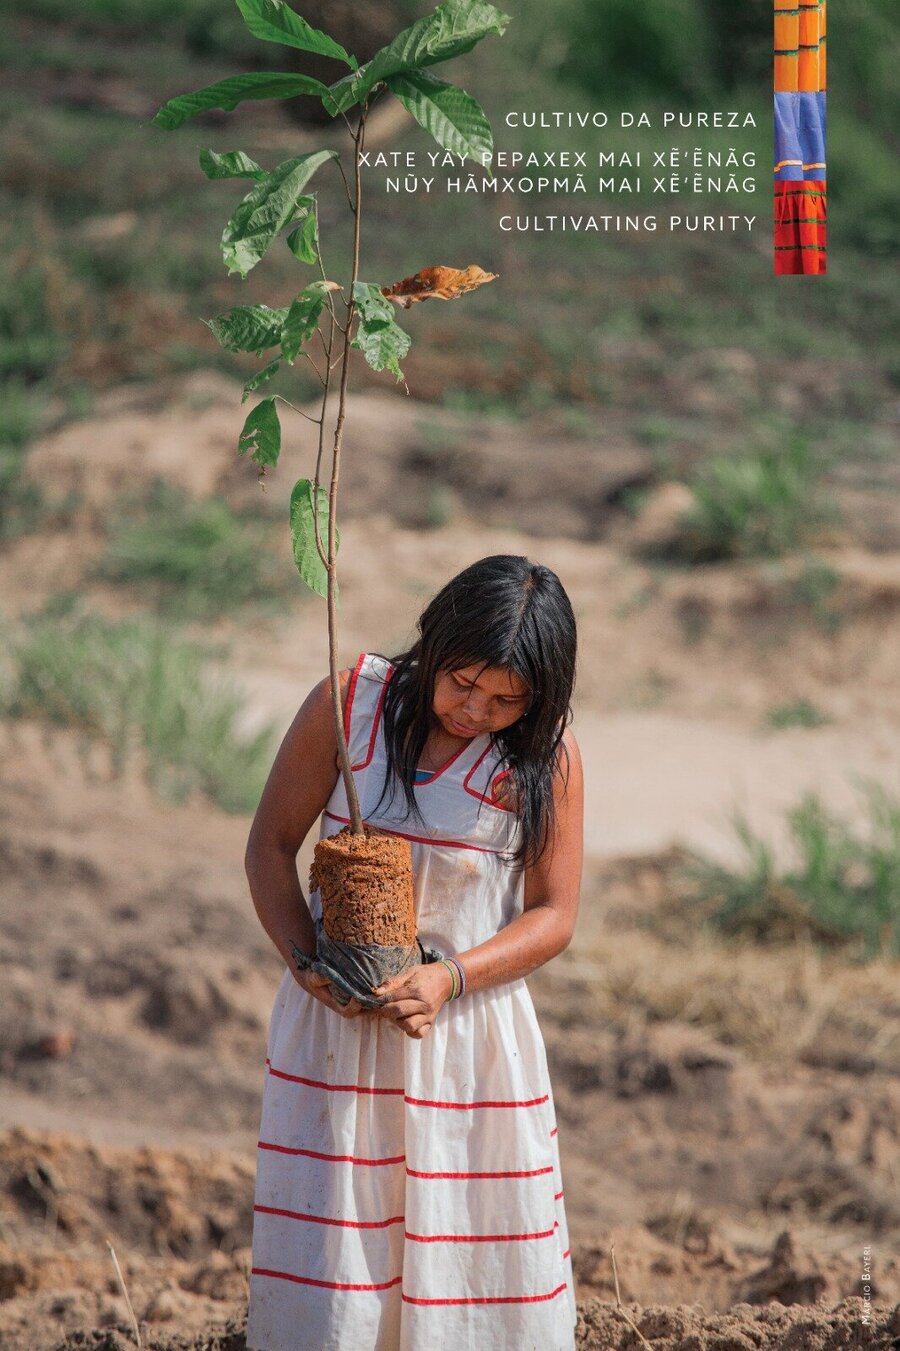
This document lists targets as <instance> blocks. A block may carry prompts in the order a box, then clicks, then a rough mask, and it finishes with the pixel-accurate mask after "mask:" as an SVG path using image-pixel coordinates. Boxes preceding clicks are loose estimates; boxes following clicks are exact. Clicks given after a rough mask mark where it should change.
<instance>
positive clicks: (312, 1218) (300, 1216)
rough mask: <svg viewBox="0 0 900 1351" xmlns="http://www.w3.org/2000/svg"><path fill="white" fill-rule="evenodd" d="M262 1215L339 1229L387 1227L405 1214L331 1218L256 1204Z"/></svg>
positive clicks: (255, 1207) (402, 1218)
mask: <svg viewBox="0 0 900 1351" xmlns="http://www.w3.org/2000/svg"><path fill="white" fill-rule="evenodd" d="M253 1209H254V1211H258V1212H259V1214H261V1215H282V1216H283V1217H284V1218H285V1219H286V1220H304V1221H306V1223H308V1224H332V1225H335V1226H336V1227H337V1228H339V1229H386V1228H387V1227H388V1225H389V1224H402V1223H403V1221H404V1219H405V1218H406V1216H405V1215H392V1216H391V1218H390V1219H389V1220H330V1219H328V1218H327V1217H326V1216H325V1215H306V1214H304V1212H303V1211H302V1210H280V1209H279V1207H278V1206H254V1207H253Z"/></svg>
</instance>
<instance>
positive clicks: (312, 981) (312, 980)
mask: <svg viewBox="0 0 900 1351" xmlns="http://www.w3.org/2000/svg"><path fill="white" fill-rule="evenodd" d="M293 974H294V980H295V981H296V982H297V984H298V985H299V986H300V988H301V989H303V990H305V991H306V993H307V994H309V995H312V997H313V999H318V1001H319V1003H320V1004H324V1005H325V1007H326V1009H331V1011H332V1013H339V1014H340V1016H341V1017H342V1018H358V1017H359V1016H360V1015H361V1014H363V1013H371V1009H367V1008H365V1007H364V1006H363V1005H362V1004H360V1002H359V1000H358V999H351V1000H350V1002H349V1004H339V1003H338V1002H337V1000H336V999H335V997H334V995H333V994H332V993H331V984H330V982H329V980H328V977H327V976H321V975H319V973H318V972H317V971H294V973H293Z"/></svg>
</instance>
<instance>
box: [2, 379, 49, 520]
mask: <svg viewBox="0 0 900 1351" xmlns="http://www.w3.org/2000/svg"><path fill="white" fill-rule="evenodd" d="M0 407H2V409H3V413H2V416H0V540H3V539H11V538H14V537H16V536H17V535H23V534H27V533H28V532H29V531H31V530H33V529H34V527H35V525H36V524H37V522H38V520H39V519H40V517H41V515H42V512H43V498H42V494H41V492H40V489H39V488H38V487H37V485H36V484H33V483H28V482H27V481H26V480H25V478H24V477H23V474H22V470H23V468H24V466H25V457H26V454H27V450H28V443H29V441H30V440H31V438H32V436H33V435H34V432H35V430H36V428H37V425H38V419H37V409H36V404H35V396H34V394H33V393H32V391H31V390H30V389H29V388H28V386H27V385H26V383H25V382H24V381H23V380H20V379H11V380H5V381H3V383H2V384H0Z"/></svg>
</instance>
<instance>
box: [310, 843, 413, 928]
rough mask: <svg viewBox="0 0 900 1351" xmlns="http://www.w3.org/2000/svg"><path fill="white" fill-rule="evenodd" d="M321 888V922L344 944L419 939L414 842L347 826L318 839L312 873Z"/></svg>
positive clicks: (313, 878) (315, 882) (312, 877)
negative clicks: (362, 832) (413, 855)
mask: <svg viewBox="0 0 900 1351" xmlns="http://www.w3.org/2000/svg"><path fill="white" fill-rule="evenodd" d="M309 885H310V888H311V889H315V888H316V887H318V888H319V894H320V896H321V900H322V922H323V925H324V928H325V932H326V933H327V934H328V937H329V938H334V939H336V940H337V941H338V942H341V943H376V944H379V945H381V946H382V947H392V946H397V947H410V946H411V945H412V944H413V943H415V941H416V912H415V903H414V899H413V880H412V852H411V850H410V847H409V841H408V840H403V839H400V838H399V837H397V836H394V835H381V834H379V833H377V832H375V831H367V832H366V833H365V835H362V836H359V835H354V834H352V832H351V830H350V827H349V826H345V827H344V829H343V830H339V831H338V832H337V834H335V835H331V836H329V837H328V838H327V839H324V840H319V841H318V843H317V844H316V847H315V852H314V856H313V865H312V867H311V868H310V873H309Z"/></svg>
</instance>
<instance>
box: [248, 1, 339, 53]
mask: <svg viewBox="0 0 900 1351" xmlns="http://www.w3.org/2000/svg"><path fill="white" fill-rule="evenodd" d="M237 7H238V9H239V10H240V11H241V14H242V15H243V17H244V23H245V24H246V25H247V27H248V28H249V29H250V32H251V33H252V34H253V36H254V37H257V38H262V39H263V41H264V42H280V43H281V44H282V46H284V47H299V49H300V51H302V52H317V53H318V55H319V56H333V57H334V59H335V60H336V61H343V62H344V63H345V64H346V65H348V66H350V68H351V69H352V70H356V69H358V66H359V62H358V61H357V59H356V57H355V56H350V55H348V53H347V52H345V51H344V48H343V47H342V46H341V45H340V43H339V42H335V41H334V39H333V38H330V37H329V36H328V34H327V33H322V32H320V30H319V29H318V28H311V27H310V25H309V24H308V23H307V22H306V20H305V19H301V17H300V15H299V14H297V13H296V12H295V11H294V10H292V9H291V8H290V7H289V6H288V5H286V4H284V3H283V0H237Z"/></svg>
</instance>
